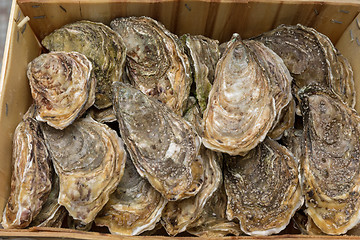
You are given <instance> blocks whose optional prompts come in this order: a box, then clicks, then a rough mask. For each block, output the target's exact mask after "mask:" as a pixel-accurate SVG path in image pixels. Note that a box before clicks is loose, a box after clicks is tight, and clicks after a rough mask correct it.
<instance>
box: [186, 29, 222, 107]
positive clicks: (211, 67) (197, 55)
mask: <svg viewBox="0 0 360 240" xmlns="http://www.w3.org/2000/svg"><path fill="white" fill-rule="evenodd" d="M180 39H181V40H182V42H183V45H184V47H185V50H186V53H187V55H188V56H189V60H190V66H191V69H192V73H193V78H194V81H195V84H196V98H197V100H198V102H199V105H200V109H201V112H202V113H203V112H204V111H205V109H206V105H207V102H208V97H209V93H210V90H211V87H212V83H213V82H214V78H215V67H216V64H217V62H218V61H219V58H220V51H219V42H218V41H217V40H213V39H210V38H207V37H204V36H201V35H196V36H192V35H189V34H186V35H183V36H181V38H180Z"/></svg>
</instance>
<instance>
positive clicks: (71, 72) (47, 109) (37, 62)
mask: <svg viewBox="0 0 360 240" xmlns="http://www.w3.org/2000/svg"><path fill="white" fill-rule="evenodd" d="M91 73H92V64H91V62H90V61H89V60H88V59H87V58H86V57H85V56H84V55H82V54H80V53H76V52H69V53H66V52H51V53H48V54H42V55H40V56H39V57H37V58H35V59H34V60H33V61H32V62H30V63H29V65H28V70H27V76H28V78H29V83H30V88H31V94H32V97H33V98H34V100H35V104H36V111H37V115H36V119H37V120H39V121H42V122H47V123H48V124H49V125H50V126H52V127H54V128H57V129H64V128H66V127H67V126H69V125H70V124H71V123H73V122H74V121H75V119H76V118H77V117H78V116H79V115H81V114H82V113H84V112H85V111H86V109H87V108H89V107H90V106H91V105H92V104H93V103H94V100H95V95H94V89H95V78H94V77H92V74H91Z"/></svg>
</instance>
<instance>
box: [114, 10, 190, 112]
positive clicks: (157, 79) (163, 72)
mask: <svg viewBox="0 0 360 240" xmlns="http://www.w3.org/2000/svg"><path fill="white" fill-rule="evenodd" d="M110 26H111V28H112V29H114V31H116V32H117V33H119V34H120V36H121V37H122V39H123V40H124V43H125V45H126V48H127V51H126V54H127V56H126V64H125V65H126V74H127V75H128V78H129V80H130V82H131V83H132V84H133V85H134V86H135V87H136V88H137V89H139V90H141V91H142V92H143V93H145V94H147V95H149V96H154V97H156V98H158V99H159V100H160V101H161V102H163V103H165V104H166V105H167V106H168V107H170V108H171V109H172V110H173V111H174V112H175V113H177V114H179V115H181V116H182V114H183V111H184V108H185V107H186V102H187V99H188V96H189V93H190V85H191V83H192V79H191V73H190V65H189V60H188V58H187V56H186V55H185V53H184V52H183V49H182V48H181V46H179V44H178V42H179V39H178V37H177V36H176V35H174V34H172V33H170V32H169V31H168V30H167V29H166V28H165V26H164V25H162V24H161V23H159V22H157V21H156V20H154V19H151V18H149V17H128V18H117V19H115V20H113V21H112V22H111V23H110Z"/></svg>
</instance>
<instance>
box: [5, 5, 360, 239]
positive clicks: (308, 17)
mask: <svg viewBox="0 0 360 240" xmlns="http://www.w3.org/2000/svg"><path fill="white" fill-rule="evenodd" d="M359 12H360V1H359V0H347V1H341V0H338V1H335V0H328V1H325V0H323V1H319V0H312V1H310V0H287V1H279V0H274V1H266V0H248V1H246V0H17V1H15V0H13V5H12V10H11V15H10V20H9V28H8V33H7V39H6V47H5V52H4V59H3V64H2V69H1V76H0V156H1V157H0V181H1V182H2V183H1V184H0V213H2V211H3V208H4V206H5V204H6V201H7V198H8V195H9V190H10V189H9V188H10V176H11V152H12V137H13V132H14V130H15V127H16V126H17V124H18V123H19V122H20V120H21V118H22V116H23V114H24V113H25V112H26V110H27V109H28V107H29V106H30V104H31V102H32V99H31V95H30V89H29V85H28V81H27V78H26V67H27V64H28V62H30V61H31V60H32V59H34V58H35V57H36V56H38V55H39V54H40V52H41V46H40V44H39V40H42V38H43V37H44V36H45V35H47V34H48V33H50V32H52V31H53V30H54V29H56V28H59V27H61V26H62V25H64V24H67V23H70V22H74V21H76V20H81V19H88V20H92V21H100V22H103V23H105V24H108V23H109V22H110V21H111V20H112V19H113V18H115V17H121V16H141V15H146V16H150V17H152V18H155V19H157V20H159V21H161V22H162V23H163V24H165V26H166V27H167V28H168V29H169V30H170V31H172V32H174V33H176V34H183V33H191V34H203V35H205V36H208V37H211V38H215V39H218V40H219V41H220V42H223V41H227V40H229V38H230V36H231V35H232V33H235V32H237V33H239V34H240V35H241V36H242V37H243V38H248V37H252V36H255V35H257V34H260V33H262V32H265V31H268V30H271V29H273V28H275V27H276V26H278V25H279V24H282V23H284V24H296V23H301V24H303V25H306V26H310V27H314V28H315V29H316V30H318V31H320V32H322V33H324V34H326V35H327V36H329V37H330V39H331V40H332V41H333V43H334V44H336V47H337V48H338V49H339V50H340V51H341V52H342V53H343V55H345V57H347V58H348V59H349V61H350V63H351V64H352V67H353V70H354V78H355V84H356V89H357V92H358V94H357V105H356V109H357V110H358V111H359V110H360V23H359V22H360V15H359ZM27 19H29V20H30V21H27ZM357 19H359V21H357ZM0 218H1V215H0ZM13 237H29V238H35V239H136V240H138V239H139V240H140V239H149V240H154V239H172V238H170V237H119V236H111V235H106V234H99V233H83V232H78V231H72V230H62V229H60V230H59V229H44V228H34V229H31V230H0V238H1V239H3V238H5V239H6V238H13ZM253 238H254V237H226V238H224V239H253ZM259 238H261V239H293V238H297V239H303V238H311V239H330V238H331V239H339V238H340V237H330V236H301V235H282V236H270V237H259ZM341 238H342V239H360V237H350V236H342V237H341ZM182 239H188V238H187V237H185V238H182Z"/></svg>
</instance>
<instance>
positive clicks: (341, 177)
mask: <svg viewBox="0 0 360 240" xmlns="http://www.w3.org/2000/svg"><path fill="white" fill-rule="evenodd" d="M299 97H300V99H301V108H302V116H303V119H304V138H305V153H304V155H305V156H304V160H303V161H302V177H303V191H304V193H305V199H306V206H307V209H306V213H307V214H308V215H309V216H310V217H311V218H312V220H313V221H314V223H315V224H316V226H317V227H319V228H320V229H321V231H323V232H324V233H327V234H332V235H336V234H344V233H346V232H347V231H348V230H349V229H351V228H353V227H354V226H355V225H356V224H357V223H358V222H359V220H360V211H359V209H360V198H359V195H360V194H359V192H360V190H359V184H360V183H359V181H360V172H359V171H360V169H359V164H360V142H359V136H360V128H359V123H360V117H359V116H358V115H357V113H356V112H355V111H354V110H353V109H352V108H350V107H348V106H347V105H346V104H345V103H344V102H343V101H341V99H340V98H339V97H338V96H337V95H336V94H334V93H333V92H332V91H331V90H329V89H327V88H324V87H321V86H316V85H311V86H308V87H305V88H303V89H301V90H300V92H299Z"/></svg>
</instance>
